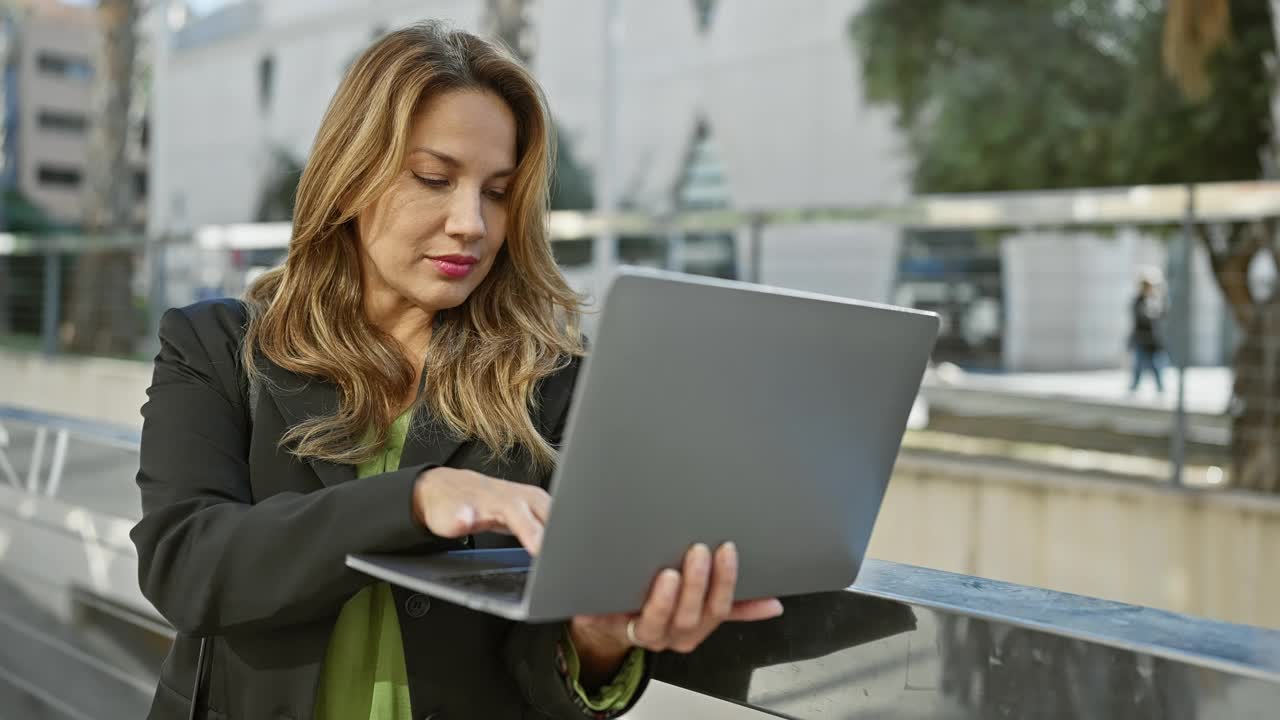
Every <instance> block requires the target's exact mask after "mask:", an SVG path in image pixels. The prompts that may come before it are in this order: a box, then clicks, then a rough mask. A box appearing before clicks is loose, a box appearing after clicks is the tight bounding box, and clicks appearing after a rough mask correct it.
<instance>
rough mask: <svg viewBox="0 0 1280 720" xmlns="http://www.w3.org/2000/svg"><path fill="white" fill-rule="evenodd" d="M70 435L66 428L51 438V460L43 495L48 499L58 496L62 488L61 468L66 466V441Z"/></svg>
mask: <svg viewBox="0 0 1280 720" xmlns="http://www.w3.org/2000/svg"><path fill="white" fill-rule="evenodd" d="M69 436H70V433H69V432H67V430H66V428H62V429H59V430H58V433H57V434H56V435H54V436H53V458H52V459H50V460H49V481H48V482H47V483H45V486H44V494H45V495H48V496H49V497H56V496H57V495H58V488H60V487H62V468H63V467H65V466H66V464H67V440H68V438H69Z"/></svg>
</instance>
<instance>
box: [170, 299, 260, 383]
mask: <svg viewBox="0 0 1280 720" xmlns="http://www.w3.org/2000/svg"><path fill="white" fill-rule="evenodd" d="M248 319H249V314H248V309H247V308H246V307H245V306H244V303H243V302H241V301H240V300H236V299H234V298H219V299H217V300H205V301H202V302H198V303H194V304H192V305H187V306H185V307H180V308H172V309H170V310H168V311H167V312H165V314H164V316H163V317H162V318H161V319H160V344H161V354H160V357H159V358H158V361H159V360H162V359H163V360H167V361H171V362H180V363H181V364H182V365H185V366H187V367H189V368H191V369H192V370H194V371H195V372H196V374H197V375H203V376H206V377H207V378H208V382H210V383H214V384H216V386H218V387H220V388H221V389H222V391H223V392H224V393H225V394H226V395H227V397H228V398H235V397H237V396H238V390H239V378H240V377H241V375H242V374H243V373H241V371H240V346H241V343H242V342H243V340H244V331H245V324H246V323H247V322H248ZM166 348H167V349H166Z"/></svg>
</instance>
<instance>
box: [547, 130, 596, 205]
mask: <svg viewBox="0 0 1280 720" xmlns="http://www.w3.org/2000/svg"><path fill="white" fill-rule="evenodd" d="M555 136H556V141H557V147H556V166H555V170H554V172H553V174H552V176H551V209H552V210H590V209H592V208H593V207H595V193H594V192H593V191H592V189H591V173H590V172H588V171H587V170H586V168H584V167H583V166H582V164H581V163H580V162H579V161H578V158H577V156H576V155H575V154H574V152H573V142H572V140H571V138H570V137H569V136H568V135H567V134H566V133H564V132H562V131H561V130H560V128H558V127H557V128H555Z"/></svg>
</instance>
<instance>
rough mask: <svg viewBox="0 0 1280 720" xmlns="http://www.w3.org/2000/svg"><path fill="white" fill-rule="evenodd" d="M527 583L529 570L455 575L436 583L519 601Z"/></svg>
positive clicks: (518, 569) (520, 569) (519, 569)
mask: <svg viewBox="0 0 1280 720" xmlns="http://www.w3.org/2000/svg"><path fill="white" fill-rule="evenodd" d="M528 581H529V568H517V569H514V570H493V571H491V572H485V573H480V574H477V575H456V576H454V577H449V578H440V579H439V580H438V582H441V583H444V584H446V585H452V586H453V587H456V588H459V589H462V590H469V591H473V592H479V593H484V594H485V595H490V596H497V597H500V598H504V599H506V598H511V599H513V600H520V599H521V598H523V597H524V586H525V585H526V584H527V583H528Z"/></svg>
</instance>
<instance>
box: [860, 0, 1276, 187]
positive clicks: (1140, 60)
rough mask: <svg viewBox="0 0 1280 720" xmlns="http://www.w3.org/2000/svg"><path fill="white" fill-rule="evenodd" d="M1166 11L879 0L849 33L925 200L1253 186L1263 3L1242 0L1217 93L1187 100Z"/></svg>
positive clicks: (1266, 49) (1261, 135) (1263, 115)
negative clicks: (1168, 49)
mask: <svg viewBox="0 0 1280 720" xmlns="http://www.w3.org/2000/svg"><path fill="white" fill-rule="evenodd" d="M1164 5H1165V3H1164V2H1163V1H1162V0H1021V1H1020V2H1008V1H1000V2H993V1H991V0H946V1H945V2H939V1H937V0H870V1H869V2H868V3H867V5H866V6H865V7H864V9H863V10H862V11H861V12H860V13H859V14H858V15H856V16H855V17H854V18H853V20H852V22H851V23H850V36H851V39H852V41H853V44H854V49H855V52H856V53H857V54H858V56H859V60H860V61H861V65H862V68H863V86H864V89H865V94H866V97H867V99H868V100H870V101H871V102H875V103H887V104H891V105H892V106H893V107H894V108H895V109H896V110H897V119H898V123H899V126H900V127H901V129H902V130H903V131H904V133H905V135H906V139H907V145H908V150H909V151H910V154H911V158H912V160H913V162H914V165H913V177H912V180H913V186H914V188H915V190H916V191H917V192H982V191H1000V190H1030V189H1051V188H1069V187H1086V186H1108V185H1130V184H1142V183H1177V182H1186V181H1189V180H1190V181H1214V180H1239V179H1253V178H1257V177H1259V176H1260V175H1261V174H1262V171H1263V169H1262V165H1261V159H1260V158H1261V155H1262V150H1263V148H1264V147H1265V146H1266V145H1267V144H1268V142H1269V141H1270V138H1271V127H1270V109H1269V103H1270V99H1271V93H1272V91H1273V88H1274V80H1273V75H1272V73H1271V71H1270V70H1268V69H1267V67H1266V64H1265V58H1266V57H1267V56H1268V55H1270V54H1272V53H1273V52H1274V50H1275V40H1274V35H1273V32H1272V26H1271V19H1270V10H1269V0H1232V27H1233V35H1232V39H1231V41H1230V43H1229V44H1228V45H1227V46H1226V47H1225V48H1223V49H1222V50H1220V51H1219V52H1218V53H1217V54H1216V55H1215V57H1214V58H1213V59H1212V60H1211V62H1210V68H1209V72H1210V78H1211V80H1212V82H1213V92H1212V93H1211V94H1210V95H1209V96H1208V97H1207V98H1206V99H1205V100H1203V101H1202V102H1199V103H1192V102H1189V101H1187V100H1186V99H1184V98H1183V96H1182V95H1181V94H1180V93H1179V91H1178V89H1177V88H1176V87H1175V85H1174V84H1173V83H1172V82H1171V81H1170V80H1169V79H1168V78H1167V76H1166V74H1165V72H1164V68H1163V64H1162V58H1161V43H1162V31H1163V24H1164V13H1165V10H1164Z"/></svg>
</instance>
